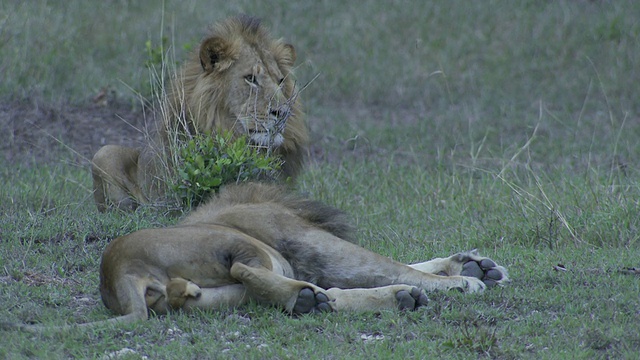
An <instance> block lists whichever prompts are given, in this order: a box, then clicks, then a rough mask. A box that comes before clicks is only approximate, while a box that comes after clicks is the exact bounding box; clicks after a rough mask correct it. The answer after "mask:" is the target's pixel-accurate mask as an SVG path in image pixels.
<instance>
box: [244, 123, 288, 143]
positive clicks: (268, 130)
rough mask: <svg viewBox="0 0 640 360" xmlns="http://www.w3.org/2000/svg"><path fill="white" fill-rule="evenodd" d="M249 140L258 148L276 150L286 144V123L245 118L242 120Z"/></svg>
mask: <svg viewBox="0 0 640 360" xmlns="http://www.w3.org/2000/svg"><path fill="white" fill-rule="evenodd" d="M240 123H241V124H242V127H243V128H244V130H245V132H246V134H247V135H248V137H249V140H250V141H251V142H252V143H253V144H254V145H258V146H264V147H268V148H274V147H278V146H280V145H282V143H283V142H284V136H283V135H282V133H283V132H284V127H285V126H284V125H285V124H284V121H283V120H282V119H277V118H275V117H271V118H268V119H264V120H257V119H255V118H244V119H241V120H240Z"/></svg>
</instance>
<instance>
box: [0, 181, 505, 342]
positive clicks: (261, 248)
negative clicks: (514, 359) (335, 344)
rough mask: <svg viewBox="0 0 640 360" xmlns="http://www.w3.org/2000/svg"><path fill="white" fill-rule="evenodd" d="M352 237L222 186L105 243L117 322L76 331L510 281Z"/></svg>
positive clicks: (251, 188)
mask: <svg viewBox="0 0 640 360" xmlns="http://www.w3.org/2000/svg"><path fill="white" fill-rule="evenodd" d="M351 233H352V231H351V226H350V225H349V223H348V220H347V218H346V216H345V215H344V214H343V213H342V212H341V211H339V210H337V209H334V208H331V207H329V206H326V205H323V204H320V203H317V202H314V201H310V200H306V199H304V198H302V197H299V196H296V195H293V194H290V193H289V192H288V190H287V189H286V188H283V187H282V186H278V185H273V184H260V183H247V184H242V185H232V186H227V187H226V188H225V189H223V191H222V192H221V193H220V194H219V195H217V196H214V197H213V198H212V199H210V200H209V201H208V203H206V204H204V205H202V206H201V207H200V208H199V209H198V210H197V211H195V212H193V213H192V214H191V215H189V216H187V217H186V218H185V219H184V220H183V221H182V222H181V223H179V224H178V225H176V226H171V227H165V228H157V229H143V230H138V231H136V232H134V233H131V234H129V235H126V236H122V237H119V238H117V239H114V240H113V241H111V243H110V244H109V245H108V246H107V247H106V249H105V251H104V253H103V256H102V261H101V264H100V294H101V296H102V300H103V302H104V304H105V305H106V306H107V308H109V309H111V310H112V311H113V312H114V313H116V314H118V315H119V316H118V317H116V318H114V319H110V320H106V321H102V322H97V323H89V324H80V325H78V326H81V327H90V326H96V325H101V324H105V323H117V322H131V321H136V320H141V319H146V318H147V317H148V313H149V312H152V313H156V314H162V313H166V312H168V311H171V310H173V309H176V308H181V309H183V310H190V309H194V308H199V309H220V308H229V307H236V306H241V305H243V304H245V303H246V302H248V301H255V302H257V303H259V304H262V305H271V306H277V307H279V308H282V309H284V310H285V311H287V312H291V313H306V312H316V311H366V310H381V309H393V308H401V309H415V308H416V307H418V306H422V305H425V304H426V303H427V298H426V295H425V293H424V292H425V291H427V292H428V291H434V290H448V289H461V290H463V291H466V292H479V291H483V290H485V288H486V287H488V286H493V285H502V284H504V283H506V282H507V281H508V277H507V273H506V270H505V269H504V268H503V267H501V266H498V265H496V264H495V262H493V261H492V260H490V259H488V258H485V257H481V256H479V255H478V254H477V253H476V252H463V253H458V254H455V255H452V256H449V257H447V258H439V259H435V260H433V261H427V262H424V263H419V264H413V265H410V266H409V265H405V264H402V263H399V262H397V261H394V260H392V259H390V258H388V257H385V256H381V255H378V254H375V253H373V252H371V251H369V250H367V249H364V248H362V247H360V246H358V245H357V244H354V243H353V242H352V241H349V240H351V238H349V236H350V234H351ZM4 326H5V327H12V328H16V327H17V328H20V329H24V330H28V331H41V330H43V329H46V327H38V326H29V325H21V324H18V325H16V324H9V325H6V324H4ZM66 328H68V327H61V328H56V329H66Z"/></svg>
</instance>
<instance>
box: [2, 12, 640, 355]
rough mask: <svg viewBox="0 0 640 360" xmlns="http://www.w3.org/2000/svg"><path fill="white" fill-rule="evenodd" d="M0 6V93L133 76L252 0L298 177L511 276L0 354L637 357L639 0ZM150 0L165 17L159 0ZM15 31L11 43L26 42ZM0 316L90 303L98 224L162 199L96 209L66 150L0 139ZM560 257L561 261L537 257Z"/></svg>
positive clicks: (424, 254) (397, 244)
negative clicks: (347, 308)
mask: <svg viewBox="0 0 640 360" xmlns="http://www.w3.org/2000/svg"><path fill="white" fill-rule="evenodd" d="M288 3H289V2H285V1H279V2H269V3H267V2H260V1H240V2H233V3H231V2H216V3H211V2H199V1H186V2H172V3H171V4H166V5H165V9H164V12H163V9H162V7H160V6H158V4H151V2H127V1H120V2H117V3H116V4H115V5H114V3H111V2H110V3H104V4H97V3H96V4H94V3H91V4H89V3H88V2H83V1H67V2H64V4H59V5H56V4H57V3H56V4H54V3H53V2H51V3H35V2H34V3H31V2H10V1H8V2H4V3H2V4H0V53H2V56H1V57H0V70H2V71H1V72H2V73H3V81H2V82H0V96H2V97H3V98H6V99H9V100H8V101H9V103H10V101H11V100H14V99H18V100H19V99H23V98H29V99H33V98H35V99H38V101H42V102H51V103H56V102H71V103H77V104H83V103H85V102H88V101H89V99H90V98H91V97H92V96H93V95H94V94H95V93H97V91H98V90H99V89H101V88H102V87H104V86H111V87H112V88H113V89H114V90H115V91H116V93H117V97H119V98H120V99H124V101H131V102H132V103H136V101H137V100H135V95H134V94H133V93H132V92H131V90H129V88H133V89H142V88H143V86H144V84H145V83H147V82H148V78H149V75H148V72H147V70H146V69H145V68H144V66H143V64H144V61H145V52H144V50H145V42H146V41H147V40H152V41H153V42H154V43H156V44H157V43H159V41H160V39H161V38H162V37H163V36H167V37H168V38H169V39H170V41H169V42H170V43H171V44H175V54H174V55H172V56H174V57H175V58H176V59H180V58H182V57H183V56H184V50H183V45H185V44H192V43H195V42H197V41H198V39H199V38H200V36H202V33H203V30H204V29H205V28H206V26H207V25H208V24H209V23H212V22H214V21H216V20H219V19H221V18H224V17H225V16H227V15H231V14H235V13H237V12H246V13H251V14H255V15H259V16H261V17H263V18H264V20H265V23H266V24H267V25H269V26H270V27H271V28H272V32H273V33H274V34H276V35H277V36H283V37H285V38H286V39H287V40H288V41H290V42H292V43H293V44H294V45H295V46H296V48H297V50H298V57H299V63H300V64H301V65H300V67H299V69H298V71H297V76H298V79H299V81H300V82H302V83H304V82H306V81H308V80H310V79H312V78H313V77H314V76H315V75H316V74H317V73H320V77H319V78H318V79H317V80H315V81H314V82H313V83H312V84H311V86H310V87H309V88H308V89H306V90H305V92H304V93H303V96H304V100H305V103H306V104H307V112H308V113H309V124H310V126H311V129H312V132H313V137H314V139H315V140H314V141H315V142H314V146H313V147H314V153H316V156H314V157H313V158H312V160H311V163H310V164H309V166H308V169H307V171H306V172H305V174H304V175H303V176H302V177H301V179H300V180H299V183H298V188H299V190H300V191H303V192H305V193H307V194H309V196H311V197H312V198H314V199H319V200H323V201H325V202H327V203H329V204H332V205H335V206H337V207H340V208H342V209H344V210H346V211H348V212H349V213H350V214H351V215H352V217H353V220H354V222H355V223H356V224H357V226H358V229H359V230H358V239H359V241H360V244H361V245H363V246H364V247H367V248H370V249H372V250H374V251H376V252H379V253H381V254H384V255H386V256H390V257H393V258H395V259H398V260H400V261H404V262H414V261H420V260H425V259H428V258H431V257H436V256H446V255H449V254H451V253H454V252H457V251H460V250H467V249H472V248H478V249H479V251H480V252H481V253H482V254H485V255H488V256H490V257H492V258H494V259H495V260H496V261H498V262H499V263H500V264H503V265H505V266H506V267H507V268H508V270H509V271H510V276H511V278H512V279H513V282H512V283H511V284H510V285H509V286H508V287H505V288H502V289H494V290H491V291H488V292H486V293H485V294H481V295H464V294H458V293H437V294H432V295H431V296H430V299H431V303H430V305H429V306H428V307H426V308H425V309H422V310H419V311H417V312H414V313H398V312H393V311H389V312H386V311H385V312H379V313H364V314H323V315H317V316H315V315H314V316H304V317H301V318H291V317H289V316H286V315H284V314H282V313H281V312H280V311H278V310H276V309H264V308H260V307H257V306H248V307H245V308H242V309H237V310H229V311H222V312H211V313H207V312H201V313H194V314H182V313H176V314H172V315H170V316H165V317H157V318H153V319H151V320H149V321H144V322H140V323H136V324H132V325H127V326H118V327H115V328H105V329H98V330H95V331H91V332H88V333H87V332H84V331H72V332H70V333H65V334H47V335H42V336H34V335H29V334H23V333H20V332H14V331H2V336H1V338H0V357H2V358H12V359H14V358H16V359H18V358H69V357H78V358H100V357H102V356H103V355H105V354H109V353H112V352H115V351H118V350H120V349H123V348H130V349H132V350H133V351H135V354H133V355H130V358H139V357H141V356H147V357H148V358H176V357H180V358H215V357H222V358H289V357H308V358H365V357H371V358H389V357H394V358H401V357H411V358H477V357H486V358H503V359H520V358H535V359H558V358H567V359H569V358H570V359H574V358H584V359H593V358H629V359H632V358H636V357H637V354H638V353H639V352H640V335H639V334H638V331H637V324H638V323H639V322H640V313H639V312H638V309H640V300H639V299H640V298H639V297H638V294H640V278H638V277H637V276H632V275H624V274H621V273H619V272H618V270H619V269H621V268H622V267H626V266H636V267H638V266H640V261H639V260H638V257H639V256H640V232H639V228H640V203H639V201H638V199H640V181H639V175H640V173H639V172H638V169H637V166H636V165H637V164H638V162H639V157H638V154H640V143H639V142H638V139H639V138H640V103H639V102H638V93H640V91H639V90H640V88H639V86H638V84H640V63H639V62H640V22H639V21H638V20H637V19H638V18H640V4H638V3H636V2H633V1H616V2H606V1H597V2H596V1H589V2H582V1H581V2H579V1H568V0H567V1H554V2H542V1H520V2H494V1H476V2H468V1H467V2H462V1H452V2H435V3H434V2H425V1H416V2H401V1H393V2H386V1H385V2H382V1H358V2H355V1H354V2H347V3H345V4H340V3H338V2H320V1H317V2H316V1H314V2H303V3H298V4H294V5H287V4H288ZM163 15H164V22H163V20H162V19H163ZM25 44H27V45H25ZM0 165H2V167H1V168H0V174H1V178H2V179H3V186H2V187H0V211H1V213H2V216H1V217H0V304H2V309H0V321H23V322H30V321H33V322H37V323H44V324H51V325H55V324H62V323H74V322H84V321H93V320H101V319H106V318H109V317H110V316H112V315H111V314H110V313H109V312H108V311H107V310H106V309H105V308H104V306H103V305H102V304H101V302H100V296H99V293H98V290H97V284H98V274H97V267H98V264H99V261H100V255H101V251H102V249H103V248H104V246H105V245H106V244H107V243H108V242H109V241H110V240H111V239H113V238H114V237H117V236H120V235H123V234H126V233H129V232H131V231H134V230H136V229H139V228H145V227H151V226H162V225H165V224H171V223H174V222H175V221H177V219H175V218H169V217H165V216H163V215H162V214H159V213H157V212H154V211H153V210H151V209H141V210H139V211H137V212H135V213H133V214H121V213H112V214H98V213H97V211H96V210H95V206H94V204H93V199H92V196H91V178H90V175H89V172H88V170H87V168H86V167H82V166H78V165H75V164H73V163H71V162H68V161H64V160H63V161H61V162H60V163H48V164H42V163H38V162H37V161H34V162H30V163H25V164H8V163H7V164H5V163H3V160H0ZM559 265H562V267H564V268H565V269H566V271H558V270H554V267H558V266H559Z"/></svg>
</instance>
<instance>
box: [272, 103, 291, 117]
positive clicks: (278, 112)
mask: <svg viewBox="0 0 640 360" xmlns="http://www.w3.org/2000/svg"><path fill="white" fill-rule="evenodd" d="M271 115H272V116H274V117H275V118H276V119H284V118H286V117H288V116H289V109H288V108H287V107H283V106H280V107H277V108H275V109H271Z"/></svg>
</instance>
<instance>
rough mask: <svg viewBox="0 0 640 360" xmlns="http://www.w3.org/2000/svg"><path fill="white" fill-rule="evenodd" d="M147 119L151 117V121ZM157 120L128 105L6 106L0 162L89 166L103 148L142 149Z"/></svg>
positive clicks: (0, 120) (1, 113) (0, 107)
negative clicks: (63, 162) (69, 161)
mask: <svg viewBox="0 0 640 360" xmlns="http://www.w3.org/2000/svg"><path fill="white" fill-rule="evenodd" d="M145 118H148V119H146V120H145ZM150 118H151V116H150V115H149V114H146V116H145V113H144V112H143V111H142V109H141V106H139V105H138V106H133V105H132V104H125V103H115V102H114V103H108V104H104V103H101V104H90V105H86V106H74V105H69V104H58V105H51V104H42V103H39V102H38V101H19V102H16V101H3V102H0V153H1V154H0V156H1V157H0V159H2V160H0V161H2V162H5V163H6V164H8V165H11V164H19V163H31V162H34V161H35V162H36V163H47V162H56V161H59V159H60V158H61V154H65V153H66V154H65V155H64V156H63V158H64V159H73V160H75V161H77V162H78V163H79V164H88V162H89V161H90V159H91V157H92V156H93V154H94V153H95V152H96V151H97V150H98V149H99V148H100V147H101V146H103V145H106V144H120V145H128V146H140V145H141V144H142V143H143V141H144V139H145V123H147V122H150V121H149V120H150Z"/></svg>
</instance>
